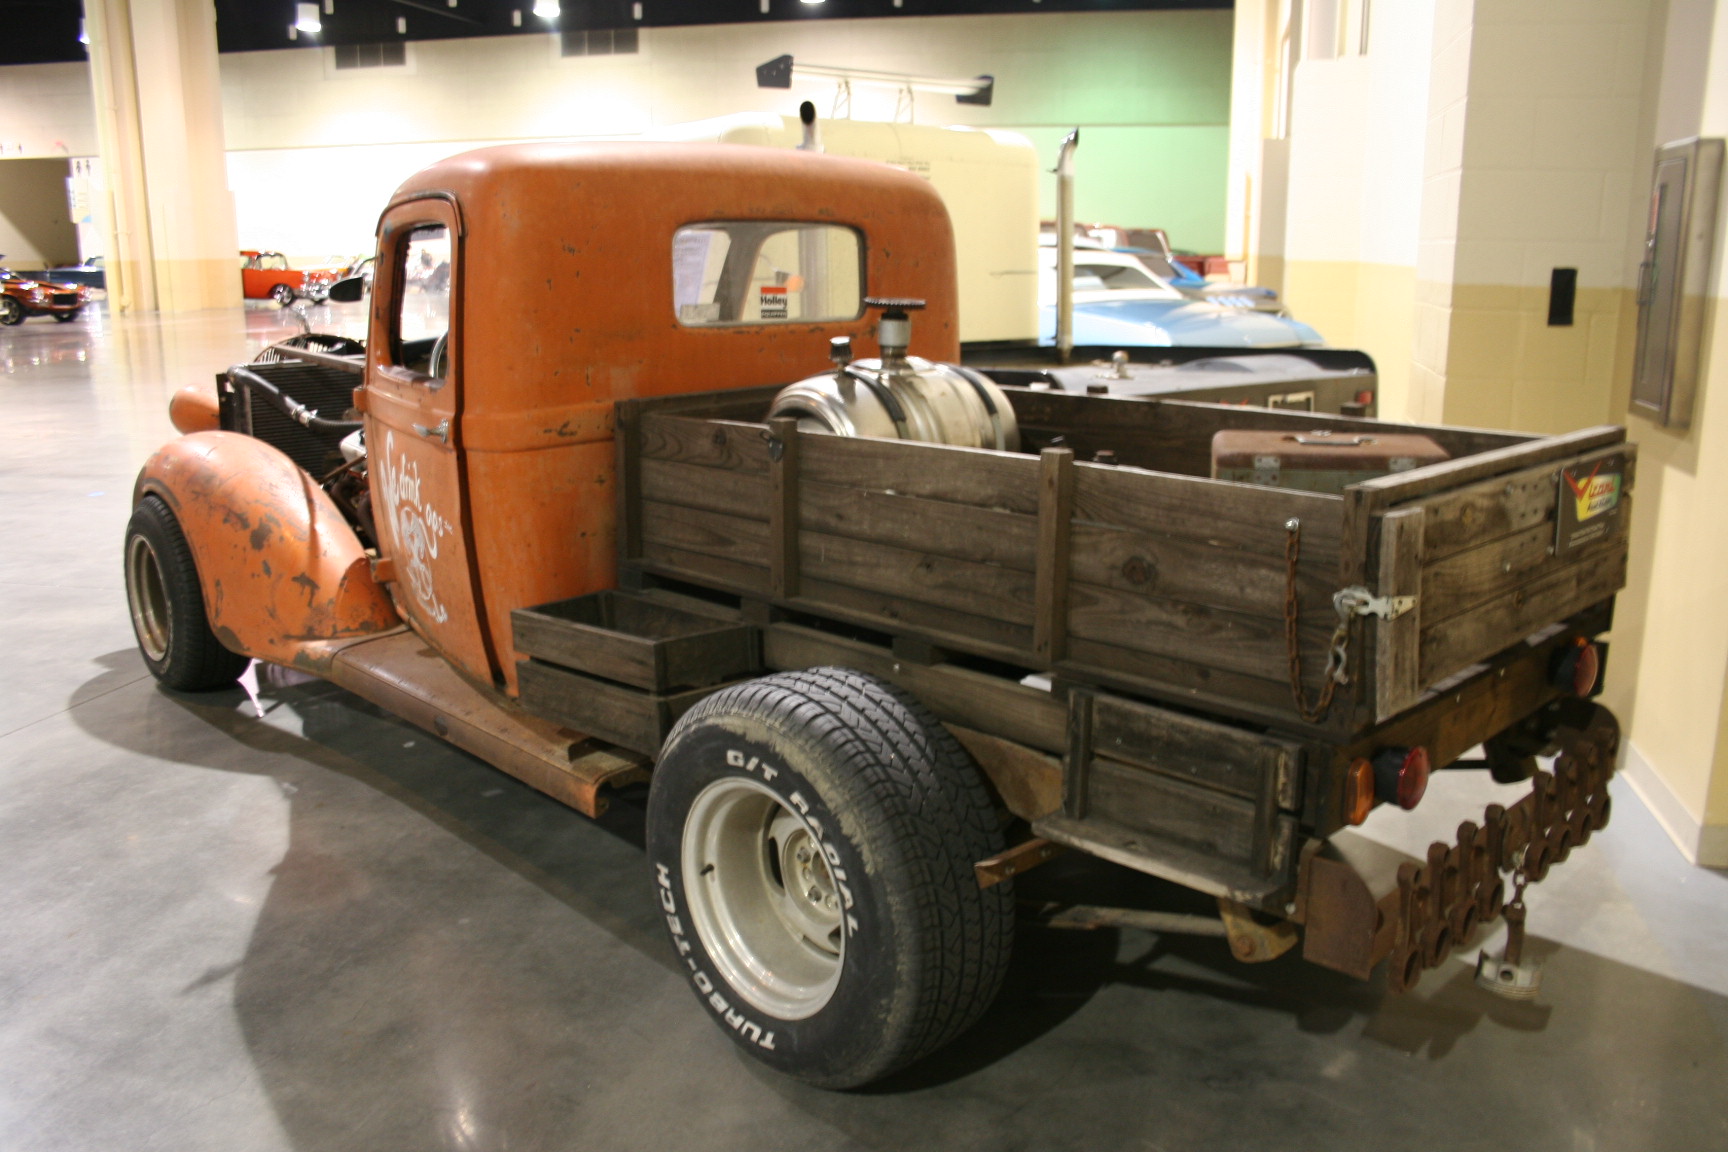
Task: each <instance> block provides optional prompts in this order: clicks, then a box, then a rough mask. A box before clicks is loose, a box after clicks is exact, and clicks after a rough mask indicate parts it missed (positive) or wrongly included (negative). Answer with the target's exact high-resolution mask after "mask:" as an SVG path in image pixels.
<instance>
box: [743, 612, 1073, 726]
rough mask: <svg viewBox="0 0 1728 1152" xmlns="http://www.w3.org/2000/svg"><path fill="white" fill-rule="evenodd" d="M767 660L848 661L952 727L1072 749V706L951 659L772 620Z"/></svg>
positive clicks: (801, 663) (765, 643) (780, 665)
mask: <svg viewBox="0 0 1728 1152" xmlns="http://www.w3.org/2000/svg"><path fill="white" fill-rule="evenodd" d="M762 654H763V662H764V663H765V664H766V665H767V666H768V667H770V668H774V669H779V670H785V669H797V668H816V667H819V666H821V665H824V664H841V665H844V666H846V667H848V668H856V669H858V670H859V671H860V672H868V673H869V674H870V675H872V676H880V677H881V678H882V679H884V680H887V681H889V682H890V683H893V684H898V685H899V686H900V687H902V688H904V689H906V690H907V691H909V692H911V693H912V694H913V695H914V696H916V697H918V699H919V700H920V701H922V702H923V704H924V706H925V707H926V708H928V709H930V711H932V712H934V713H935V714H936V716H937V718H938V719H940V720H943V721H945V722H947V723H950V724H961V725H965V726H966V727H968V728H972V729H977V730H980V731H985V732H990V733H993V734H995V735H997V736H1000V737H1003V738H1004V739H1007V740H1012V741H1014V742H1015V743H1017V744H1024V745H1026V746H1027V747H1030V748H1037V749H1040V750H1042V751H1044V752H1053V753H1060V752H1062V751H1063V749H1064V748H1065V747H1066V746H1067V723H1068V719H1067V708H1066V707H1065V706H1064V704H1063V703H1062V701H1060V700H1058V699H1056V698H1055V697H1054V696H1052V695H1051V694H1050V693H1048V692H1044V691H1040V690H1039V689H1036V688H1028V687H1026V686H1024V685H1021V684H1016V683H1015V682H1014V681H1012V680H1008V679H1006V678H1004V677H1001V676H991V675H988V674H986V673H983V672H977V671H973V670H972V669H970V668H959V667H956V666H955V665H952V664H913V663H909V662H907V661H903V660H896V659H895V658H894V654H893V653H892V652H891V651H889V650H888V649H887V648H884V647H882V646H880V645H877V644H869V643H866V642H865V641H862V640H854V639H851V638H849V637H844V636H836V635H834V634H832V633H829V632H818V631H816V630H815V629H813V628H806V627H803V626H802V625H798V624H784V623H782V624H771V625H769V626H768V627H767V628H765V629H763V633H762Z"/></svg>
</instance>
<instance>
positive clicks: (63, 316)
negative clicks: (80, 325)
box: [54, 308, 83, 324]
mask: <svg viewBox="0 0 1728 1152" xmlns="http://www.w3.org/2000/svg"><path fill="white" fill-rule="evenodd" d="M81 311H83V309H80V308H74V309H73V310H72V311H70V312H56V313H54V319H56V320H58V321H59V322H60V323H62V324H70V323H72V321H74V320H76V319H78V313H79V312H81Z"/></svg>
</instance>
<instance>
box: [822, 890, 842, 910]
mask: <svg viewBox="0 0 1728 1152" xmlns="http://www.w3.org/2000/svg"><path fill="white" fill-rule="evenodd" d="M822 903H823V904H824V905H826V906H827V907H828V908H831V909H832V908H838V907H840V898H839V897H837V896H835V895H834V894H833V893H829V894H828V896H827V898H826V899H824V900H823V901H822Z"/></svg>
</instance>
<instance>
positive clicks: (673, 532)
mask: <svg viewBox="0 0 1728 1152" xmlns="http://www.w3.org/2000/svg"><path fill="white" fill-rule="evenodd" d="M642 540H643V545H644V547H645V548H651V547H652V546H654V545H664V546H667V547H672V548H679V549H682V550H684V551H686V552H698V553H701V554H702V555H705V556H715V557H718V558H720V559H723V560H737V561H741V562H744V563H755V564H760V563H762V562H763V561H765V560H767V559H768V556H769V554H770V547H771V546H770V543H769V538H768V524H767V523H766V522H765V521H762V520H749V519H746V518H744V517H742V516H727V515H725V514H723V513H720V512H704V511H702V510H701V509H698V508H683V507H680V506H679V505H677V504H660V503H657V502H654V501H644V502H643V505H642Z"/></svg>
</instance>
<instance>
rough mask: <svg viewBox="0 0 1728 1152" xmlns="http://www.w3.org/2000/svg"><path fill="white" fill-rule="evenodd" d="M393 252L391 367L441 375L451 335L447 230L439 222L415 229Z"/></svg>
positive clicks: (448, 239) (448, 233)
mask: <svg viewBox="0 0 1728 1152" xmlns="http://www.w3.org/2000/svg"><path fill="white" fill-rule="evenodd" d="M397 251H398V258H399V259H400V260H401V264H400V265H399V266H398V268H397V273H398V275H397V281H396V282H397V283H398V284H399V285H400V286H401V294H400V295H399V296H398V297H397V300H396V363H398V364H400V365H401V366H402V367H404V368H411V369H413V370H414V371H416V372H424V373H425V374H426V375H428V376H438V377H442V376H443V375H444V369H445V363H446V357H445V344H446V343H447V337H448V334H449V332H450V257H451V251H450V230H449V229H448V228H446V227H444V225H442V224H433V225H426V226H424V227H421V228H416V229H414V230H413V231H412V232H410V233H409V234H408V239H407V242H406V243H405V244H403V245H402V246H401V248H399V249H398V250H397Z"/></svg>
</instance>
